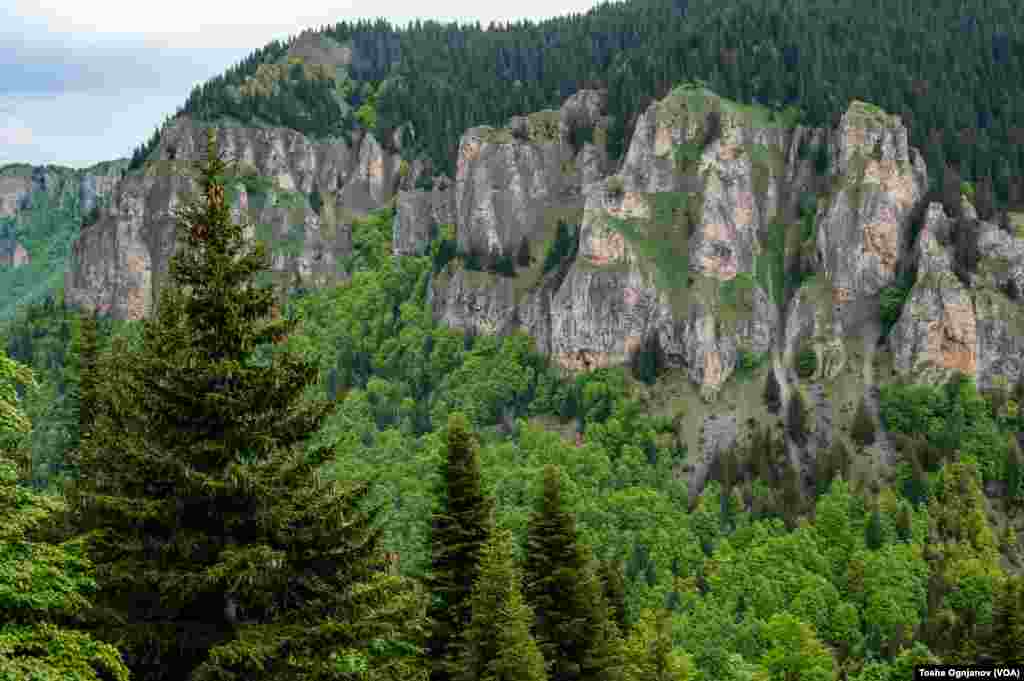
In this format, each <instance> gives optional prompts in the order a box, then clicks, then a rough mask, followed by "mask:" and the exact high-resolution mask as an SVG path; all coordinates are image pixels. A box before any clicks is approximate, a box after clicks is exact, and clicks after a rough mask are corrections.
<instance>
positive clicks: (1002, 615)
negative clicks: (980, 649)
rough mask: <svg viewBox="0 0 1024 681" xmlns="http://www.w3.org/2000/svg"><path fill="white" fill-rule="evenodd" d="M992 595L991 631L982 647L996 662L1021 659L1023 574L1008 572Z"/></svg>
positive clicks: (1023, 648)
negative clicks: (993, 601)
mask: <svg viewBox="0 0 1024 681" xmlns="http://www.w3.org/2000/svg"><path fill="white" fill-rule="evenodd" d="M999 591H1000V593H999V595H998V597H997V598H996V599H995V613H994V616H993V620H994V621H993V623H992V634H991V636H990V637H989V640H988V641H987V643H986V644H985V645H984V650H985V652H987V653H988V654H989V655H990V656H991V657H992V658H994V659H995V660H997V661H998V662H999V663H1000V664H1020V663H1022V662H1024V578H1022V577H1021V576H1020V575H1008V576H1007V578H1006V579H1005V580H1004V581H1003V584H1002V585H1001V586H1000V589H999Z"/></svg>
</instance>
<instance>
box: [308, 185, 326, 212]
mask: <svg viewBox="0 0 1024 681" xmlns="http://www.w3.org/2000/svg"><path fill="white" fill-rule="evenodd" d="M323 205H324V200H323V197H321V196H320V190H319V189H317V188H316V187H313V191H312V192H310V194H309V206H310V208H312V209H313V212H314V213H316V214H317V215H320V209H321V208H323Z"/></svg>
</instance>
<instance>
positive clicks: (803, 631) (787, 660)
mask: <svg viewBox="0 0 1024 681" xmlns="http://www.w3.org/2000/svg"><path fill="white" fill-rule="evenodd" d="M764 635H765V639H766V641H767V645H766V650H765V652H764V655H763V656H762V657H761V664H762V665H763V666H764V668H765V669H766V670H767V672H768V678H770V679H773V680H776V679H778V680H780V681H781V680H788V679H813V680H814V681H833V680H834V679H835V678H836V668H835V666H836V665H835V660H833V659H832V655H831V654H830V653H829V650H828V648H826V647H825V645H824V644H823V643H822V642H821V641H820V640H818V637H817V636H816V635H815V632H814V629H813V628H812V627H811V626H810V625H808V624H807V623H806V622H802V621H800V620H799V619H797V618H796V617H793V616H792V615H789V614H782V613H780V614H776V615H773V616H772V618H771V619H770V620H768V622H767V624H766V626H765V628H764Z"/></svg>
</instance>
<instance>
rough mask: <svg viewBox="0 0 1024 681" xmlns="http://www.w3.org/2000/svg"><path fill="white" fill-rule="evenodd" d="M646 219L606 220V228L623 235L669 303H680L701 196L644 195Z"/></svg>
mask: <svg viewBox="0 0 1024 681" xmlns="http://www.w3.org/2000/svg"><path fill="white" fill-rule="evenodd" d="M646 198H647V201H648V206H649V208H650V215H651V217H650V218H649V219H643V218H617V217H615V216H612V215H608V216H606V218H605V219H606V224H607V225H608V227H609V228H611V229H613V230H615V231H616V232H618V233H620V234H622V235H623V236H624V237H625V238H626V239H627V240H628V241H629V243H630V245H631V246H632V247H633V250H634V251H635V252H636V253H637V254H638V255H639V256H640V258H641V261H642V262H641V264H642V265H647V266H649V267H651V268H652V269H653V274H654V276H655V279H656V281H657V284H658V286H659V288H661V289H663V290H665V291H667V292H668V293H669V297H670V299H671V300H673V301H675V302H674V303H673V307H675V306H676V304H677V303H683V298H684V297H685V291H686V289H687V286H688V283H687V282H688V277H689V274H690V233H691V231H692V230H693V229H694V228H695V227H696V225H698V224H700V219H701V215H700V213H701V212H702V211H701V206H702V196H701V195H700V194H699V193H698V194H688V193H685V192H659V193H655V194H648V195H646Z"/></svg>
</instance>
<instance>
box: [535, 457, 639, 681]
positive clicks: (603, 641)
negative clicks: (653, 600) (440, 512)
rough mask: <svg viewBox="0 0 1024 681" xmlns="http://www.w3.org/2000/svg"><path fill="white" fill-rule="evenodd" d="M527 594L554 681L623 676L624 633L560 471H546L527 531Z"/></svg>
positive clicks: (599, 680)
mask: <svg viewBox="0 0 1024 681" xmlns="http://www.w3.org/2000/svg"><path fill="white" fill-rule="evenodd" d="M527 533H528V534H527V537H528V539H527V549H526V560H525V566H524V574H525V594H526V600H527V602H528V603H529V604H530V605H531V606H532V607H533V610H534V613H535V615H536V621H535V628H534V635H535V636H536V639H537V643H538V644H539V645H540V648H541V652H542V653H543V654H544V659H545V660H546V662H547V665H548V677H549V678H550V679H551V681H577V680H580V679H587V680H591V679H593V680H594V681H610V680H611V679H619V678H621V672H622V670H621V659H620V653H621V646H622V641H621V639H620V638H619V631H618V628H617V627H616V626H615V624H614V623H613V622H612V620H611V617H610V613H609V610H610V609H609V607H608V603H607V601H606V600H605V597H604V593H603V588H602V585H601V581H600V578H599V577H598V575H597V570H596V569H595V566H594V565H593V564H592V562H591V556H590V550H589V547H587V546H585V545H583V544H581V543H580V542H579V540H578V538H577V534H576V520H575V517H574V516H573V514H572V513H571V512H569V511H567V510H565V509H564V508H563V506H562V491H561V471H560V469H559V468H558V466H554V465H548V466H545V468H544V487H543V493H542V496H541V499H540V502H539V504H538V507H537V510H536V511H535V512H534V513H532V514H531V517H530V521H529V525H528V529H527Z"/></svg>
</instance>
